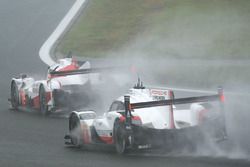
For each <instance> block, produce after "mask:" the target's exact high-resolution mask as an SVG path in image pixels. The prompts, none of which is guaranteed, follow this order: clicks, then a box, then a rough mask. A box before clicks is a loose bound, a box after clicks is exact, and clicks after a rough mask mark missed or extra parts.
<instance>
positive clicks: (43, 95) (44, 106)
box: [39, 85, 50, 115]
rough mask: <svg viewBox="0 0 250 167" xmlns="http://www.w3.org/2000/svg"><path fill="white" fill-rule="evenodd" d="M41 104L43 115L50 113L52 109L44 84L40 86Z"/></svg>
mask: <svg viewBox="0 0 250 167" xmlns="http://www.w3.org/2000/svg"><path fill="white" fill-rule="evenodd" d="M39 104H40V113H41V114H43V115H49V114H50V111H49V110H48V105H47V99H46V91H45V88H44V86H43V85H40V87H39Z"/></svg>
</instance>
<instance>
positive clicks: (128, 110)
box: [124, 87, 225, 128]
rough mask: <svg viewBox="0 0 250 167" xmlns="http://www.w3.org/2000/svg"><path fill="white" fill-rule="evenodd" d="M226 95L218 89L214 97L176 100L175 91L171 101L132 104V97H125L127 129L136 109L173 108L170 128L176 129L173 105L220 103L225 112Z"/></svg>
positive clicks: (171, 95)
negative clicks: (132, 112)
mask: <svg viewBox="0 0 250 167" xmlns="http://www.w3.org/2000/svg"><path fill="white" fill-rule="evenodd" d="M224 100H225V98H224V94H223V88H222V87H219V88H218V93H217V94H214V95H208V96H197V97H186V98H178V99H175V98H174V95H173V91H170V99H169V100H159V101H148V102H140V103H130V96H124V105H125V118H126V119H125V122H126V127H127V128H129V127H130V126H131V117H132V114H131V111H132V110H134V109H141V108H148V107H157V106H171V107H170V108H171V111H170V125H171V126H170V127H171V128H174V114H173V105H177V104H188V103H199V102H209V101H219V102H220V104H221V105H220V109H221V111H222V112H224V111H223V103H224Z"/></svg>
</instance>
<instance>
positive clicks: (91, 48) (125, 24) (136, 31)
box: [56, 0, 250, 59]
mask: <svg viewBox="0 0 250 167" xmlns="http://www.w3.org/2000/svg"><path fill="white" fill-rule="evenodd" d="M249 27H250V1H249V0H126V1H124V0H90V2H89V4H88V6H87V9H85V10H84V12H83V13H82V15H81V16H80V18H79V19H78V20H77V22H76V24H75V25H74V26H73V27H72V28H71V29H70V31H69V32H68V33H67V34H66V35H65V37H64V38H63V39H62V41H61V42H60V43H59V45H58V47H57V48H56V51H57V52H59V53H62V54H64V55H65V54H67V53H68V52H69V51H70V50H71V51H73V52H74V53H76V54H77V55H78V56H85V57H103V56H110V53H115V54H112V55H115V56H119V55H121V54H123V52H124V51H127V50H129V51H130V52H131V54H132V55H133V54H134V53H136V52H138V51H145V52H146V54H143V53H142V55H145V56H147V55H160V56H162V55H164V56H168V57H172V58H189V57H192V58H201V59H211V58H212V59H214V58H223V59H225V58H226V59H239V58H240V59H248V58H249V57H250V56H249V53H250V47H249V46H250V28H249ZM119 52H121V53H119ZM130 52H129V53H128V54H130ZM131 54H130V55H131Z"/></svg>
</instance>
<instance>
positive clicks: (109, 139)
mask: <svg viewBox="0 0 250 167" xmlns="http://www.w3.org/2000/svg"><path fill="white" fill-rule="evenodd" d="M100 139H101V140H102V141H103V142H105V143H106V144H113V137H112V136H100Z"/></svg>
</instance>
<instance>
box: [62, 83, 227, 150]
mask: <svg viewBox="0 0 250 167" xmlns="http://www.w3.org/2000/svg"><path fill="white" fill-rule="evenodd" d="M223 102H224V95H223V91H222V89H221V88H220V89H218V94H215V95H209V96H199V97H188V98H176V99H175V98H174V94H173V91H171V90H163V89H157V88H156V89H146V88H145V87H143V86H137V87H134V88H133V89H130V91H129V93H128V94H126V95H125V96H122V97H120V98H118V99H117V100H115V101H114V102H113V103H112V104H111V106H110V109H109V111H108V112H105V113H104V115H103V116H100V117H97V116H96V115H95V112H94V111H74V112H72V113H71V116H70V118H69V127H70V128H69V134H68V135H66V136H65V139H66V144H70V145H72V144H73V145H77V146H80V145H89V144H100V143H102V144H105V145H110V146H115V147H116V150H117V152H118V153H124V152H126V151H127V150H133V149H145V148H166V149H168V150H171V149H176V148H181V147H186V146H188V147H190V148H191V149H194V148H195V147H196V145H198V144H199V143H202V142H203V141H204V139H206V138H208V137H209V138H210V139H212V140H214V141H215V142H216V141H222V140H224V139H225V138H226V128H225V120H224V107H223ZM187 104H188V106H189V108H188V109H179V108H178V105H187ZM73 122H74V123H73Z"/></svg>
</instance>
